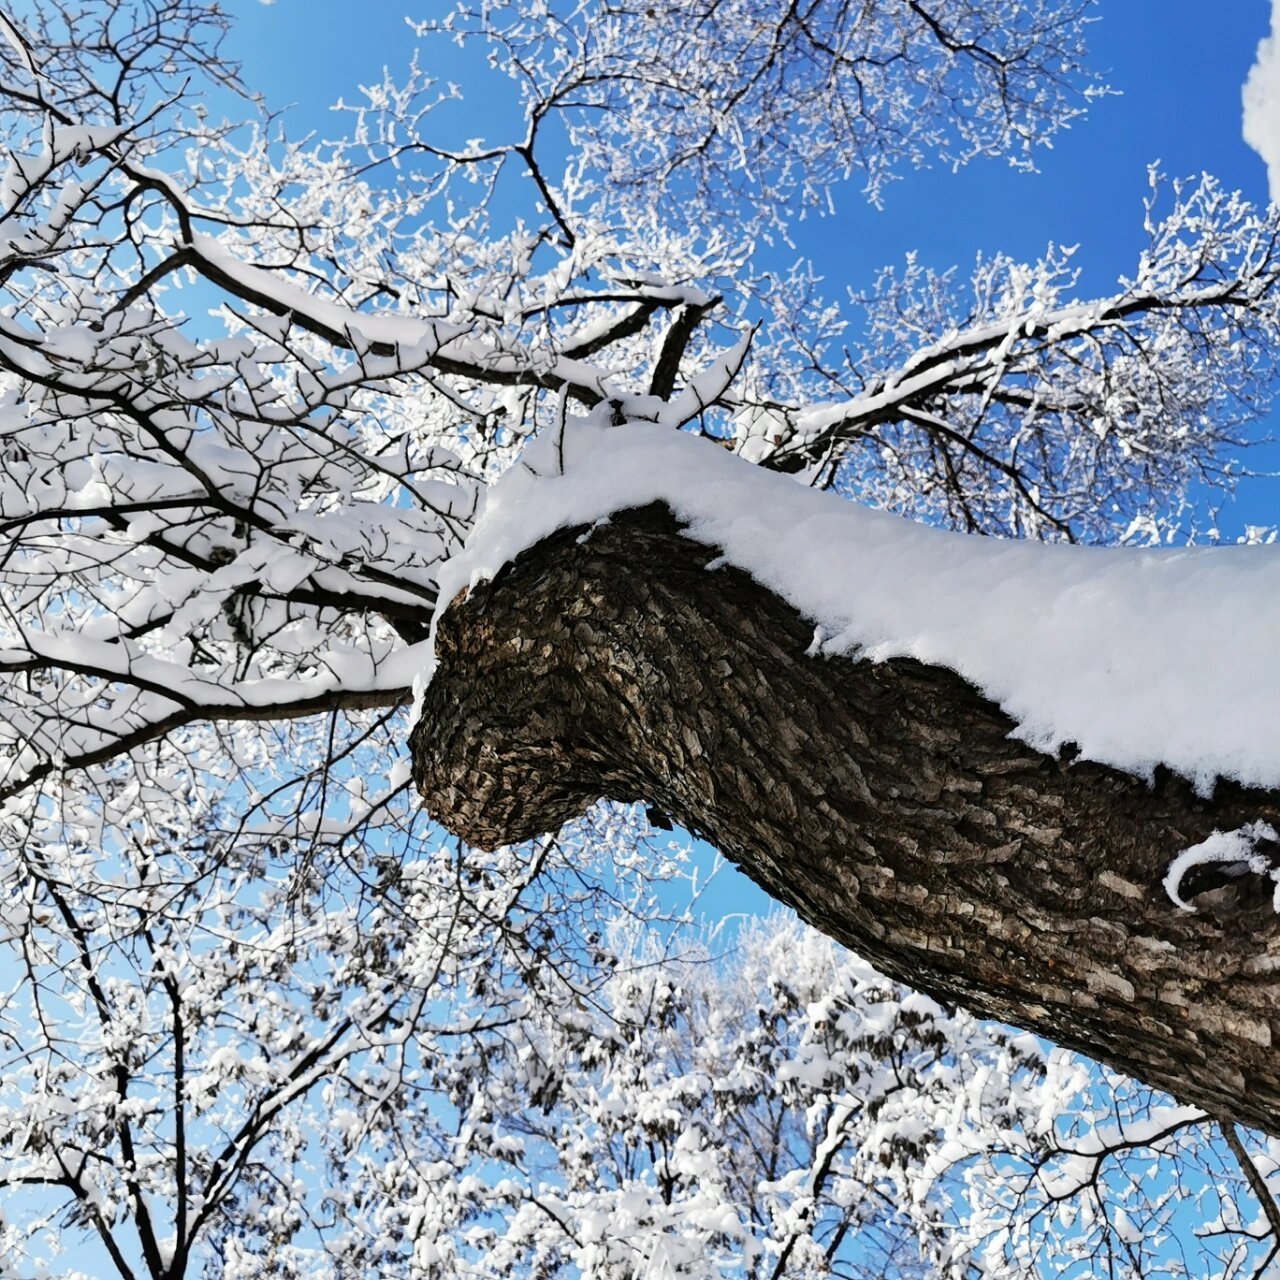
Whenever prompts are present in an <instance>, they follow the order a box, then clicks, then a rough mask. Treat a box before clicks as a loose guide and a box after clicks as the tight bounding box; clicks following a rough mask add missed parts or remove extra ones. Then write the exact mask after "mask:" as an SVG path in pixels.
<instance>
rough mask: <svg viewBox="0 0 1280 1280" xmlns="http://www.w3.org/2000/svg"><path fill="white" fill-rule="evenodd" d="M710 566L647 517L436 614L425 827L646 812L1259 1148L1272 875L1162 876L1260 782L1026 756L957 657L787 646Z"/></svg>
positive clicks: (609, 527)
mask: <svg viewBox="0 0 1280 1280" xmlns="http://www.w3.org/2000/svg"><path fill="white" fill-rule="evenodd" d="M716 556H717V551H716V549H715V548H714V547H708V546H704V545H701V544H699V543H697V542H695V541H692V540H691V539H689V538H686V537H684V536H682V534H681V530H680V526H679V524H678V523H677V522H676V520H675V519H674V518H673V517H672V515H671V514H670V512H669V511H668V510H667V509H666V508H665V507H662V506H651V507H646V508H644V509H641V510H636V511H629V512H624V513H620V514H619V515H617V516H615V517H614V518H613V519H612V520H611V521H610V522H609V523H607V524H605V525H603V526H600V527H597V528H593V529H591V530H589V531H583V530H568V531H564V532H561V533H559V534H556V535H555V536H553V537H551V538H549V539H546V540H545V541H543V542H541V543H539V544H538V545H537V546H535V547H533V548H532V549H530V550H529V551H527V552H526V553H525V554H524V555H522V556H520V557H519V558H518V559H517V560H515V561H514V562H513V563H512V564H510V565H508V566H507V567H506V568H505V569H504V570H503V571H502V573H501V574H500V575H499V576H498V577H497V578H495V579H494V580H493V581H492V582H490V583H488V584H486V585H484V586H481V587H479V588H477V589H475V590H474V591H472V592H471V593H470V595H469V596H468V597H466V598H465V599H464V598H461V597H460V598H459V599H457V600H455V601H454V602H453V604H452V605H451V607H450V608H449V609H448V610H447V612H446V613H445V615H444V616H443V618H442V619H441V621H440V624H439V628H438V633H437V637H436V648H437V659H438V667H437V670H436V673H435V676H434V678H433V680H432V682H431V684H430V685H429V687H428V689H427V693H426V700H425V704H424V706H423V710H422V716H421V719H420V721H419V723H418V725H417V727H416V729H415V730H414V733H413V739H412V746H413V755H414V774H415V778H416V781H417V784H418V787H419V790H420V792H421V794H422V798H423V802H424V804H425V805H426V806H427V808H428V810H429V812H430V813H431V814H432V816H433V817H434V818H436V819H437V820H438V821H440V822H441V823H443V824H444V825H445V826H446V827H447V828H449V829H450V830H451V831H453V832H455V833H456V834H458V835H460V836H462V837H463V838H465V839H466V840H468V841H471V842H472V843H474V844H476V845H479V846H482V847H486V848H489V847H494V846H496V845H499V844H505V843H511V842H515V841H519V840H524V839H527V838H530V837H532V836H535V835H538V834H540V833H543V832H547V831H554V830H556V829H558V828H559V826H560V825H561V824H562V823H563V822H565V821H566V820H568V819H570V818H573V817H575V816H576V815H578V814H579V813H581V812H582V810H583V809H584V808H585V807H586V806H588V805H590V804H591V803H592V802H593V801H595V800H596V799H598V798H600V797H602V796H604V797H610V798H612V799H615V800H622V801H633V800H644V801H647V802H648V803H649V804H651V805H653V806H655V807H657V808H659V809H661V810H662V811H663V812H664V813H666V814H669V815H670V816H671V817H672V818H673V819H674V820H675V821H677V822H678V823H680V824H681V825H682V826H684V827H686V828H688V829H689V830H690V831H693V832H695V833H697V834H698V835H701V836H703V837H705V838H706V839H707V840H708V841H710V842H711V843H712V844H714V845H715V846H716V847H717V848H719V849H720V850H721V851H722V852H723V853H725V854H726V855H727V856H728V857H730V858H731V859H733V861H734V862H736V863H737V864H738V865H739V866H740V867H741V868H742V869H743V870H744V871H745V872H746V873H747V874H748V875H749V876H751V878H752V879H754V880H755V881H756V882H757V883H759V884H760V885H762V886H763V887H764V888H765V889H766V890H767V891H768V892H769V893H770V894H772V895H773V896H774V897H775V898H777V899H779V900H780V901H782V902H785V903H787V904H788V905H790V906H792V907H794V908H795V909H796V911H797V912H799V914H800V915H801V916H802V917H803V918H804V919H805V920H807V921H809V922H810V923H811V924H813V925H815V926H817V927H818V928H819V929H821V930H823V931H824V932H826V933H828V934H829V935H831V936H832V937H834V938H837V939H839V940H840V941H841V942H843V943H846V944H848V945H849V946H850V947H852V948H853V949H854V950H856V951H857V952H859V953H860V954H861V955H863V956H865V957H866V958H867V959H868V960H870V961H872V962H873V963H874V964H876V965H877V966H878V967H879V968H880V969H881V970H883V972H885V973H886V974H888V975H890V976H891V977H893V978H896V979H898V980H900V981H902V982H904V983H907V984H909V985H910V986H912V987H915V988H917V989H919V990H922V991H925V992H927V993H928V994H930V995H932V996H934V997H935V998H937V999H940V1000H943V1001H945V1002H949V1003H958V1004H962V1005H965V1006H967V1007H968V1008H970V1009H972V1010H973V1011H975V1012H976V1013H979V1014H981V1015H983V1016H986V1017H992V1018H998V1019H1001V1020H1003V1021H1005V1022H1009V1023H1014V1024H1016V1025H1018V1026H1022V1027H1025V1028H1028V1029H1029V1030H1032V1031H1035V1032H1037V1033H1039V1034H1041V1035H1044V1036H1046V1037H1048V1038H1049V1039H1050V1040H1053V1041H1055V1042H1056V1043H1058V1044H1061V1045H1065V1046H1067V1047H1070V1048H1073V1049H1078V1050H1082V1051H1083V1052H1085V1053H1087V1054H1089V1055H1091V1056H1093V1057H1095V1058H1098V1059H1100V1060H1102V1061H1103V1062H1106V1063H1109V1064H1110V1065H1112V1066H1114V1067H1116V1068H1118V1069H1120V1070H1121V1071H1124V1072H1126V1073H1128V1074H1130V1075H1132V1076H1135V1077H1137V1078H1139V1079H1141V1080H1143V1081H1145V1082H1147V1083H1148V1084H1151V1085H1154V1086H1157V1087H1159V1088H1161V1089H1165V1090H1167V1091H1168V1092H1170V1093H1172V1094H1173V1095H1174V1096H1175V1097H1177V1098H1178V1099H1180V1100H1182V1101H1184V1102H1188V1103H1192V1104H1195V1105H1197V1106H1200V1107H1203V1108H1205V1110H1207V1111H1208V1112H1210V1113H1211V1114H1213V1115H1215V1116H1219V1117H1222V1118H1227V1119H1230V1120H1234V1121H1239V1122H1241V1123H1244V1124H1248V1125H1252V1126H1255V1127H1257V1128H1260V1129H1264V1130H1266V1131H1267V1132H1269V1133H1272V1134H1280V1055H1278V1054H1277V1051H1276V1049H1275V1048H1274V1047H1273V1039H1275V1040H1277V1041H1278V1042H1280V999H1278V997H1280V917H1277V915H1276V913H1275V911H1274V910H1273V908H1272V905H1271V896H1272V889H1273V888H1274V886H1273V884H1272V882H1271V880H1270V879H1269V878H1267V877H1266V876H1263V875H1253V874H1247V875H1241V876H1236V877H1230V876H1226V875H1223V874H1221V872H1218V873H1216V874H1215V873H1214V872H1212V871H1201V872H1196V873H1192V875H1191V876H1189V877H1188V880H1187V882H1185V883H1184V886H1183V893H1184V896H1187V895H1190V894H1196V895H1197V896H1196V897H1195V898H1194V902H1195V905H1196V907H1197V911H1196V912H1195V913H1194V914H1193V913H1189V912H1186V911H1183V910H1181V909H1179V908H1178V907H1177V906H1176V905H1175V904H1174V903H1173V902H1172V901H1171V900H1170V899H1169V897H1168V895H1167V894H1166V892H1165V890H1164V888H1163V884H1162V881H1163V878H1164V875H1165V873H1166V871H1167V869H1168V866H1169V864H1170V862H1171V861H1172V860H1173V858H1174V857H1176V856H1177V854H1178V853H1179V852H1180V851H1181V850H1182V849H1184V848H1186V847H1188V846H1190V845H1193V844H1196V843H1198V842H1200V841H1201V840H1203V839H1205V838H1206V837H1207V836H1209V835H1210V834H1211V833H1212V832H1213V831H1214V830H1215V829H1220V830H1231V829H1235V828H1238V827H1241V826H1243V825H1245V824H1247V823H1251V822H1255V821H1258V820H1263V821H1267V822H1270V823H1272V824H1277V825H1280V794H1277V793H1275V792H1264V791H1257V790H1248V789H1245V788H1242V787H1239V786H1236V785H1234V784H1231V783H1226V782H1224V783H1220V784H1219V786H1218V787H1217V789H1216V790H1215V792H1214V794H1213V796H1212V797H1210V798H1206V797H1204V796H1200V795H1197V794H1196V793H1195V792H1194V790H1193V789H1192V788H1191V786H1190V785H1189V784H1188V783H1186V782H1185V781H1184V780H1183V779H1181V778H1179V777H1176V776H1174V775H1173V774H1171V773H1169V772H1168V771H1167V770H1158V771H1157V775H1156V777H1155V779H1154V782H1148V781H1146V780H1143V779H1139V778H1135V777H1131V776H1129V775H1127V774H1124V773H1121V772H1118V771H1116V770H1114V769H1110V768H1107V767H1104V766H1102V765H1098V764H1093V763H1089V762H1085V761H1075V762H1072V761H1071V760H1070V759H1069V758H1067V757H1068V756H1069V754H1070V753H1066V752H1064V753H1063V755H1062V757H1061V758H1052V757H1049V756H1046V755H1043V754H1041V753H1039V752H1036V751H1034V750H1033V749H1031V748H1030V747H1028V746H1026V745H1025V744H1024V743H1022V742H1019V741H1017V740H1015V739H1013V738H1010V737H1009V733H1010V730H1011V728H1012V727H1013V726H1012V722H1011V721H1010V720H1009V718H1008V717H1007V716H1006V715H1004V714H1003V712H1001V711H1000V709H999V708H998V707H997V706H995V705H994V704H992V703H991V702H989V701H987V700H986V699H985V698H984V697H983V696H982V695H981V694H979V693H978V692H977V691H976V690H975V689H974V688H973V687H972V686H971V685H970V684H968V683H967V682H966V681H965V680H964V679H962V678H961V677H960V676H958V675H956V674H955V673H954V672H952V671H948V670H945V669H943V668H940V667H931V666H925V665H923V664H921V663H919V662H916V661H912V660H909V659H894V660H890V661H887V662H881V663H872V662H867V661H857V660H854V659H847V658H824V657H814V656H810V655H809V653H808V652H807V651H808V650H809V648H810V644H811V641H812V638H813V626H812V624H811V623H810V622H808V621H806V620H805V619H804V618H803V617H802V616H801V615H800V614H799V613H797V611H796V610H795V609H794V608H792V607H791V605H789V604H788V603H787V602H786V601H784V600H782V599H781V598H779V597H778V596H776V595H774V594H773V593H771V592H770V591H768V590H766V589H765V588H763V587H761V586H760V585H759V584H758V583H756V582H755V581H754V580H753V579H752V578H750V577H749V576H748V575H747V574H746V573H744V572H742V571H740V570H738V569H735V568H732V567H720V568H715V567H712V568H708V565H709V564H710V563H711V562H712V561H713V560H714V559H715V558H716ZM1263 852H1267V851H1266V850H1263ZM1197 876H1198V877H1199V878H1198V880H1197V879H1196V877H1197Z"/></svg>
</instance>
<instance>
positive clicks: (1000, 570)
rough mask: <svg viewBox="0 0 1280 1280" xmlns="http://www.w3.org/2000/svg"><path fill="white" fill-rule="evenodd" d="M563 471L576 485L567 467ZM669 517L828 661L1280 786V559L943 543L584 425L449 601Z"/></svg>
mask: <svg viewBox="0 0 1280 1280" xmlns="http://www.w3.org/2000/svg"><path fill="white" fill-rule="evenodd" d="M562 459H563V469H562V465H561V464H562ZM656 499H661V500H663V501H665V502H666V503H667V504H668V505H669V506H670V507H671V508H672V510H673V511H675V512H676V514H677V515H679V516H680V517H681V518H682V519H684V520H685V521H687V522H688V526H689V535H690V536H691V537H693V538H696V539H697V540H699V541H701V542H704V543H708V544H712V545H715V546H717V547H719V548H721V549H722V551H723V553H724V558H725V559H726V560H727V561H728V562H730V563H732V564H735V565H738V566H739V567H741V568H743V569H745V570H747V571H748V572H749V573H751V574H752V576H753V577H755V578H756V579H757V581H759V582H761V583H762V584H763V585H765V586H767V587H769V588H770V589H771V590H773V591H775V592H777V593H779V594H780V595H782V596H784V597H785V598H786V599H788V600H790V601H791V603H792V604H794V605H795V606H796V608H798V609H799V610H800V611H801V612H802V613H804V614H805V615H807V616H808V617H809V618H811V619H812V620H813V622H814V625H815V632H814V643H813V645H812V646H811V647H812V649H813V651H814V652H821V653H824V654H853V653H858V654H860V655H861V656H863V657H866V658H869V659H871V660H873V661H879V660H883V659H886V658H890V657H894V656H910V657H914V658H918V659H920V660H921V661H923V662H927V663H932V664H935V665H941V666H945V667H949V668H951V669H953V670H956V671H959V672H960V673H961V674H963V675H964V676H966V677H967V678H968V679H969V680H971V681H972V682H973V683H974V684H975V685H976V686H977V687H978V688H979V689H981V690H982V692H983V693H984V694H986V696H987V697H989V698H991V699H992V700H993V701H995V702H997V703H999V705H1000V706H1001V707H1002V708H1003V709H1004V710H1005V711H1006V712H1007V713H1008V715H1009V716H1011V717H1012V719H1013V720H1014V721H1015V722H1016V724H1017V728H1016V730H1015V733H1016V735H1017V736H1018V737H1020V738H1022V739H1023V740H1025V741H1026V742H1027V743H1029V744H1030V745H1032V746H1033V747H1035V748H1037V749H1039V750H1042V751H1046V752H1053V751H1056V750H1057V749H1058V748H1059V747H1061V746H1063V745H1065V744H1067V743H1074V744H1076V746H1077V747H1078V748H1079V749H1080V751H1081V753H1082V755H1083V756H1084V757H1085V758H1088V759H1092V760H1097V761H1100V762H1103V763H1105V764H1109V765H1112V766H1115V767H1116V768H1120V769H1124V770H1128V771H1130V772H1133V773H1136V774H1139V775H1149V774H1150V773H1151V771H1152V770H1153V769H1154V768H1155V766H1156V765H1158V764H1161V763H1163V764H1165V765H1167V766H1169V767H1170V768H1172V769H1174V770H1176V771H1177V772H1179V773H1181V774H1183V775H1185V776H1187V777H1189V778H1191V779H1193V780H1194V781H1195V782H1196V784H1197V785H1198V786H1200V787H1202V788H1204V789H1206V790H1207V789H1209V788H1211V787H1212V785H1213V781H1214V779H1215V778H1216V777H1217V776H1219V775H1221V776H1225V777H1230V778H1235V779H1238V780H1239V781H1240V782H1242V783H1245V784H1247V785H1253V786H1263V787H1274V786H1278V785H1280V682H1278V680H1277V674H1276V673H1277V664H1276V661H1275V656H1276V637H1277V636H1280V548H1275V547H1269V546H1237V547H1195V548H1182V549H1173V548H1168V549H1141V550H1139V549H1132V548H1097V547H1070V546H1061V545H1052V546H1046V545H1043V544H1040V543H1033V542H1016V541H1002V540H997V539H991V538H981V537H971V536H966V535H963V534H955V533H948V532H943V531H941V530H938V529H933V528H929V527H927V526H924V525H920V524H916V523H913V522H911V521H908V520H903V519H901V518H898V517H896V516H893V515H888V514H885V513H883V512H877V511H871V510H867V509H865V508H861V507H858V506H856V505H853V504H851V503H849V502H847V501H845V500H843V499H841V498H838V497H835V496H833V495H830V494H824V493H817V492H814V491H813V490H810V489H807V488H805V487H804V486H802V485H800V484H797V483H796V482H795V481H794V480H792V479H790V478H788V477H786V476H782V475H778V474H774V473H770V472H766V471H763V470H761V469H759V468H756V467H752V466H749V465H747V464H745V463H744V462H743V461H742V459H740V458H735V457H733V456H731V455H730V454H729V453H727V452H726V451H725V450H724V449H722V448H720V447H718V446H717V445H716V444H714V443H712V442H709V441H706V440H702V439H698V438H696V437H693V436H690V435H687V434H683V433H680V432H676V431H671V430H664V429H661V428H658V427H652V426H649V425H647V424H633V425H630V426H628V427H625V428H622V429H616V428H615V429H611V428H608V427H606V426H604V425H602V424H600V423H599V422H595V421H592V422H581V421H580V422H575V423H573V424H572V425H571V426H570V428H569V429H568V430H567V431H566V433H565V435H564V438H563V440H560V439H557V438H555V437H554V436H551V435H548V436H547V437H544V438H543V439H541V440H539V441H538V442H537V444H536V445H534V446H533V447H532V448H531V449H530V450H529V451H528V453H527V454H526V455H525V459H524V465H521V466H518V467H515V468H513V469H512V470H511V471H510V472H509V473H508V474H507V475H506V476H505V477H504V478H503V479H502V481H501V482H500V483H499V484H498V485H497V486H496V487H494V488H493V489H492V490H491V491H490V493H489V495H488V498H487V502H486V505H485V508H484V511H483V514H482V517H481V519H480V522H479V524H478V525H477V527H476V529H475V531H474V532H473V534H472V536H471V539H470V541H469V543H468V546H467V549H466V553H465V554H464V555H463V556H462V557H460V558H458V559H457V560H454V561H452V562H450V564H449V566H448V567H447V569H446V574H445V577H444V578H443V579H442V581H441V588H442V590H441V598H442V599H445V600H449V599H452V598H453V596H454V595H455V594H456V593H457V591H459V590H460V589H461V588H463V587H465V586H467V585H469V584H470V585H473V584H475V583H476V582H478V581H482V580H484V579H486V578H489V577H491V576H492V575H493V574H494V573H495V572H496V571H497V570H498V569H499V568H500V567H501V566H502V565H503V564H504V563H505V562H506V561H508V560H510V559H511V558H513V557H514V556H515V555H517V554H518V553H519V552H520V551H521V550H523V549H524V548H527V547H529V546H531V545H533V544H534V543H535V542H537V541H539V540H540V539H541V538H543V537H545V536H547V535H548V534H550V533H551V532H553V531H554V530H556V529H557V528H563V527H567V526H572V525H577V524H591V523H592V522H595V521H598V520H603V519H607V518H608V516H609V515H610V513H611V512H615V511H619V510H622V509H625V508H628V507H635V506H641V505H644V504H646V503H649V502H652V501H654V500H656Z"/></svg>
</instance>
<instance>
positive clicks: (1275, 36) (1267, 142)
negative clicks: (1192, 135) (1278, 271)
mask: <svg viewBox="0 0 1280 1280" xmlns="http://www.w3.org/2000/svg"><path fill="white" fill-rule="evenodd" d="M1241 96H1242V97H1243V99H1244V140H1245V141H1246V142H1247V143H1248V144H1249V145H1250V146H1251V147H1252V148H1253V149H1254V150H1255V151H1256V152H1257V153H1258V154H1259V155H1260V156H1261V157H1262V158H1263V160H1265V161H1266V165H1267V180H1268V182H1269V183H1270V185H1271V199H1272V200H1274V201H1276V202H1277V203H1280V0H1271V34H1270V36H1268V37H1267V38H1266V39H1265V40H1261V41H1259V43H1258V56H1257V59H1256V61H1255V62H1254V64H1253V66H1252V67H1251V68H1250V70H1249V78H1248V79H1247V80H1246V81H1245V82H1244V90H1243V93H1242V95H1241Z"/></svg>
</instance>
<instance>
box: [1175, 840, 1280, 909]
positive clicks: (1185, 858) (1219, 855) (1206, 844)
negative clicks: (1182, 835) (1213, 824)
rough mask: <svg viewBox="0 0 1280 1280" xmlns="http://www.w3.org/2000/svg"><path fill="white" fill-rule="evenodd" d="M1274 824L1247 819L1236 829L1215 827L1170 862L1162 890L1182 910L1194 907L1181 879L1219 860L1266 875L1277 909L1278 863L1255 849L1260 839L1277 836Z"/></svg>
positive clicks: (1279, 894)
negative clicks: (1246, 823)
mask: <svg viewBox="0 0 1280 1280" xmlns="http://www.w3.org/2000/svg"><path fill="white" fill-rule="evenodd" d="M1277 839H1280V837H1277V835H1276V832H1275V828H1274V827H1272V826H1271V824H1270V823H1268V822H1250V823H1249V824H1248V825H1247V826H1243V827H1239V828H1238V829H1237V830H1235V831H1215V832H1214V833H1213V834H1212V835H1211V836H1210V837H1209V838H1208V839H1207V840H1201V841H1200V843H1199V844H1193V845H1192V846H1191V847H1190V848H1188V849H1184V850H1183V851H1182V852H1181V853H1180V854H1178V856H1177V857H1176V858H1174V860H1173V861H1172V862H1171V863H1170V864H1169V870H1168V871H1166V872H1165V876H1164V891H1165V892H1166V893H1167V894H1168V895H1169V897H1170V898H1171V899H1172V900H1173V901H1174V902H1175V903H1176V904H1177V905H1178V906H1180V907H1181V908H1182V909H1183V911H1194V910H1195V907H1193V906H1192V905H1191V904H1190V903H1189V902H1187V901H1185V900H1184V899H1183V897H1182V881H1183V878H1184V877H1185V876H1186V874H1187V872H1188V871H1190V870H1191V869H1192V868H1193V867H1203V866H1207V865H1208V864H1210V863H1220V864H1224V865H1226V866H1227V867H1228V868H1238V869H1239V874H1240V875H1244V874H1245V873H1246V872H1251V873H1252V874H1253V875H1256V876H1269V877H1270V878H1271V880H1272V881H1274V883H1275V886H1276V888H1275V896H1274V898H1273V899H1272V903H1273V905H1274V907H1275V909H1276V911H1277V913H1280V867H1274V866H1272V864H1271V860H1270V859H1269V858H1266V857H1264V856H1263V855H1262V854H1260V853H1258V852H1256V850H1257V847H1258V842H1259V841H1261V840H1272V841H1274V840H1277Z"/></svg>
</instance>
